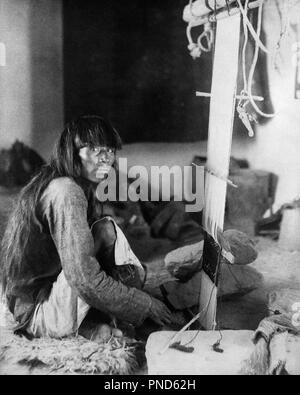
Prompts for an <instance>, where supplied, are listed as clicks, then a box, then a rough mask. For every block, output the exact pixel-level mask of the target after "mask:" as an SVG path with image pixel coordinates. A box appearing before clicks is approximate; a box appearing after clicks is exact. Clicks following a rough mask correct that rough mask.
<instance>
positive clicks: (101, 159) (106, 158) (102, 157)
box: [98, 151, 109, 163]
mask: <svg viewBox="0 0 300 395" xmlns="http://www.w3.org/2000/svg"><path fill="white" fill-rule="evenodd" d="M98 161H99V162H103V163H108V162H109V155H108V153H107V152H106V151H103V152H100V153H99V156H98Z"/></svg>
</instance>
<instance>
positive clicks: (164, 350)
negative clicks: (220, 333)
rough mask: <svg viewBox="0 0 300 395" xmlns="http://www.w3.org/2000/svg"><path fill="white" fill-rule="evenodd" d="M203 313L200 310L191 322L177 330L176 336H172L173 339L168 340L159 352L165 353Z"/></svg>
mask: <svg viewBox="0 0 300 395" xmlns="http://www.w3.org/2000/svg"><path fill="white" fill-rule="evenodd" d="M201 314H202V311H199V313H198V314H196V315H195V317H193V318H192V319H191V320H190V322H189V323H187V324H186V325H185V326H184V327H183V328H182V329H180V331H179V332H176V333H175V335H174V336H172V337H171V339H170V340H169V341H168V343H167V344H166V346H165V347H164V348H163V349H162V350H161V351H160V352H159V354H160V355H162V354H164V353H165V352H166V351H167V349H168V348H169V346H170V344H172V343H174V342H175V340H177V339H178V337H179V335H181V334H182V333H183V332H184V331H186V330H187V329H188V327H189V326H191V325H192V324H193V323H194V322H195V321H197V319H198V318H199V317H200V315H201Z"/></svg>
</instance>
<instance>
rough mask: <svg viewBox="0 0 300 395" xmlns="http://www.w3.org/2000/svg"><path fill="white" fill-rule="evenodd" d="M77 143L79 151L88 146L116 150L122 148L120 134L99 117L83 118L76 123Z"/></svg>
mask: <svg viewBox="0 0 300 395" xmlns="http://www.w3.org/2000/svg"><path fill="white" fill-rule="evenodd" d="M75 143H76V146H77V148H78V149H80V148H82V147H86V146H88V147H99V146H106V147H110V148H114V149H116V150H120V149H121V148H122V141H121V138H120V136H119V134H118V132H117V131H116V130H115V129H114V128H113V127H112V125H111V124H110V123H109V122H107V121H106V120H105V119H104V118H102V117H98V116H83V117H80V118H79V120H77V121H76V137H75Z"/></svg>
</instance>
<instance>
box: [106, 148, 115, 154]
mask: <svg viewBox="0 0 300 395" xmlns="http://www.w3.org/2000/svg"><path fill="white" fill-rule="evenodd" d="M107 152H108V153H109V154H114V153H115V150H114V149H112V148H109V149H108V150H107Z"/></svg>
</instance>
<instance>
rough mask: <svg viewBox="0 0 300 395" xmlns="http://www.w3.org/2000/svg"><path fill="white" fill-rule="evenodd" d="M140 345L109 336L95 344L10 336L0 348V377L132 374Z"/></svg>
mask: <svg viewBox="0 0 300 395" xmlns="http://www.w3.org/2000/svg"><path fill="white" fill-rule="evenodd" d="M140 345H141V343H137V342H134V341H130V340H129V339H126V338H123V339H120V338H115V337H112V338H111V339H110V340H109V341H108V342H105V343H96V342H92V341H89V340H87V339H85V338H84V337H81V336H74V337H69V338H65V339H50V338H43V339H41V338H40V339H33V340H28V339H26V338H24V337H19V336H16V335H12V336H9V337H8V338H6V341H5V342H3V341H1V345H0V374H2V375H3V374H22V375H23V374H32V375H38V374H81V375H90V374H110V375H121V374H132V373H134V372H136V370H137V369H138V368H139V363H138V357H137V349H138V348H139V346H140Z"/></svg>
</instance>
